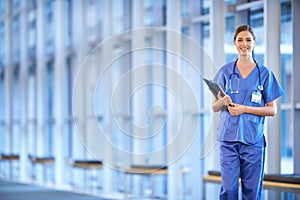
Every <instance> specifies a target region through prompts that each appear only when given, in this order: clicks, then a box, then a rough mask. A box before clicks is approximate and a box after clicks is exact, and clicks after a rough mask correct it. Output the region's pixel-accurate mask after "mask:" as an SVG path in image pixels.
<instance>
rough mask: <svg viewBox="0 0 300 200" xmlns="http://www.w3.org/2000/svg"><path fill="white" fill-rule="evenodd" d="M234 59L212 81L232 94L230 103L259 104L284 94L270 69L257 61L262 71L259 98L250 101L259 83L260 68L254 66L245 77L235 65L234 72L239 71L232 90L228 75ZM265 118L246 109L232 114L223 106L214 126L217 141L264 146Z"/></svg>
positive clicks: (231, 70) (231, 69) (230, 72)
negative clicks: (246, 111)
mask: <svg viewBox="0 0 300 200" xmlns="http://www.w3.org/2000/svg"><path fill="white" fill-rule="evenodd" d="M234 63H235V61H233V62H230V63H227V64H225V65H224V66H222V67H221V68H220V70H219V71H218V73H217V74H216V76H215V78H214V81H215V82H217V83H219V84H220V86H221V87H222V88H223V89H224V91H225V93H226V94H227V95H229V96H230V97H231V99H232V102H233V103H237V104H242V105H246V106H257V107H261V106H265V105H266V103H268V102H271V101H273V100H275V99H277V98H278V97H280V96H281V95H282V94H283V91H282V89H281V87H280V85H279V83H278V81H277V79H276V77H275V76H274V74H273V72H272V71H271V70H270V69H269V68H267V67H266V66H263V65H262V64H259V63H258V67H259V69H260V74H261V75H260V76H261V84H262V85H263V88H264V89H263V91H261V94H262V98H261V102H260V103H253V102H251V98H252V93H253V92H255V91H257V87H258V85H259V72H258V69H257V67H255V68H254V70H253V71H252V72H251V73H250V74H249V75H248V76H247V77H246V78H245V79H244V78H243V77H242V75H241V74H240V72H239V70H238V68H237V67H236V68H235V72H236V73H237V74H238V75H239V82H240V83H239V89H238V90H239V92H238V93H237V94H231V93H230V86H229V76H230V74H232V73H233V67H234ZM232 79H236V77H233V78H232ZM232 84H233V86H234V84H236V81H234V80H232ZM234 87H236V86H234ZM264 122H265V117H264V116H257V115H252V114H247V113H245V114H241V115H239V116H232V115H231V114H230V113H229V112H228V110H227V109H223V110H222V111H221V117H220V122H219V126H218V129H217V130H218V141H226V142H242V143H244V144H247V145H255V146H260V147H263V146H265V140H264Z"/></svg>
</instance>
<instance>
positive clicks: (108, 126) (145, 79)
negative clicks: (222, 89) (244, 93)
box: [0, 0, 300, 199]
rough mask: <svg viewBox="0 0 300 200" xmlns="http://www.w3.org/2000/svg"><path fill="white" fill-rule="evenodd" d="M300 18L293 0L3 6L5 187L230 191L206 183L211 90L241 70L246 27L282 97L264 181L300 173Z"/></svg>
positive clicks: (165, 193) (0, 95)
mask: <svg viewBox="0 0 300 200" xmlns="http://www.w3.org/2000/svg"><path fill="white" fill-rule="evenodd" d="M299 10H300V3H299V1H297V0H256V1H255V0H0V152H1V160H0V162H1V163H0V164H1V168H0V170H1V171H0V178H1V179H8V180H13V181H19V182H25V183H35V184H40V185H45V186H48V187H54V188H60V189H66V190H77V191H79V190H80V191H84V192H87V193H96V194H98V195H99V196H102V197H104V196H107V195H108V196H109V195H111V196H114V198H119V197H120V198H123V197H124V194H130V195H138V196H146V197H149V196H151V195H152V197H153V196H159V197H162V198H168V199H202V198H204V195H206V198H207V199H217V198H218V193H219V189H220V185H218V184H206V183H204V181H203V178H202V177H203V176H204V175H206V174H207V173H208V171H209V170H218V169H219V160H218V159H219V158H218V157H219V155H218V154H219V153H218V146H217V145H216V146H215V137H216V136H215V130H216V127H217V121H218V120H217V118H218V116H217V114H214V113H212V111H211V101H212V99H213V96H212V95H211V93H210V92H209V90H208V89H207V87H206V85H205V84H204V82H203V81H202V78H203V77H206V78H209V79H212V78H213V77H214V74H215V73H216V71H217V70H218V68H219V67H220V66H222V65H223V64H224V63H225V62H229V61H233V60H235V59H236V58H237V54H236V49H235V47H234V45H233V35H234V31H235V28H236V27H237V26H238V25H241V24H249V25H250V26H252V27H253V28H254V30H255V33H256V36H257V44H256V47H255V49H254V57H255V59H256V60H257V61H258V62H260V63H263V64H265V65H267V66H268V67H269V68H270V69H271V70H272V71H273V72H274V73H275V75H276V77H277V78H278V80H279V81H280V84H281V85H282V87H283V89H284V92H285V93H284V95H283V96H282V97H281V98H280V99H279V101H278V115H277V116H276V117H270V118H268V120H267V123H266V129H265V134H266V138H267V157H266V167H265V172H266V173H276V174H292V173H298V174H299V173H300V164H299V163H300V147H299V145H298V146H297V141H299V140H300V138H299V137H300V136H299V134H298V131H299V128H300V127H299V124H300V90H299V89H298V90H297V89H296V87H297V85H298V86H299V84H300V77H299V76H297V75H299V74H300V68H299V65H300V58H298V57H299V56H298V57H297V56H294V55H299V53H300V49H299V46H300V38H299V37H300V36H299V34H297V33H298V32H300V30H299V27H300V24H299V19H300V16H299V12H298V11H299ZM297 16H298V17H297ZM295 33H296V34H295ZM178 130H179V131H178ZM134 167H137V169H145V168H146V169H147V172H148V170H150V171H151V170H152V169H153V168H154V169H161V170H162V171H161V173H156V174H154V175H153V174H151V173H146V174H143V175H141V174H136V171H134V170H136V169H134ZM139 167H140V168H139ZM131 170H133V171H131ZM138 172H140V171H138ZM271 193H272V191H268V190H264V198H265V199H268V197H269V198H270V196H269V195H272V194H271ZM289 195H290V196H292V195H293V194H289ZM111 198H113V197H111Z"/></svg>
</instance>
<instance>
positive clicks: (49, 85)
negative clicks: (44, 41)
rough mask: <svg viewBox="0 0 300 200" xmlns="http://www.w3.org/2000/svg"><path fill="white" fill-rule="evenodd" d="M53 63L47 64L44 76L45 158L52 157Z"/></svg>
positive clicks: (53, 121)
mask: <svg viewBox="0 0 300 200" xmlns="http://www.w3.org/2000/svg"><path fill="white" fill-rule="evenodd" d="M53 63H54V62H53V61H52V60H51V61H48V62H47V74H46V92H47V93H46V106H47V107H46V119H47V130H46V141H45V143H46V144H45V145H46V146H45V147H46V148H45V153H46V155H47V156H53V153H54V152H53V147H54V143H53V128H54V123H55V119H54V118H53V116H54V115H53V106H54V102H53V89H54V88H53V84H54V82H53V80H54V77H53V75H54V66H53Z"/></svg>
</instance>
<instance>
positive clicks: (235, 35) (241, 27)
mask: <svg viewBox="0 0 300 200" xmlns="http://www.w3.org/2000/svg"><path fill="white" fill-rule="evenodd" d="M242 31H249V32H250V33H251V35H252V37H253V39H254V40H256V36H255V34H254V31H253V28H251V26H249V25H241V26H239V27H237V29H236V30H235V33H234V37H233V41H234V40H235V39H236V37H237V35H238V34H239V33H240V32H242Z"/></svg>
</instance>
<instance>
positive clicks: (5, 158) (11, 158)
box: [0, 153, 20, 178]
mask: <svg viewBox="0 0 300 200" xmlns="http://www.w3.org/2000/svg"><path fill="white" fill-rule="evenodd" d="M19 160H20V156H19V154H5V153H1V154H0V161H1V171H4V169H5V167H3V165H4V164H5V162H8V165H9V167H8V170H9V177H10V178H14V173H13V171H14V166H13V162H16V161H19ZM17 168H18V165H17ZM15 176H17V175H15Z"/></svg>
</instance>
